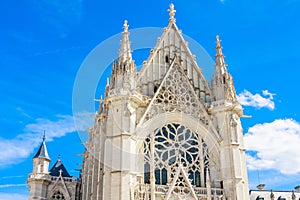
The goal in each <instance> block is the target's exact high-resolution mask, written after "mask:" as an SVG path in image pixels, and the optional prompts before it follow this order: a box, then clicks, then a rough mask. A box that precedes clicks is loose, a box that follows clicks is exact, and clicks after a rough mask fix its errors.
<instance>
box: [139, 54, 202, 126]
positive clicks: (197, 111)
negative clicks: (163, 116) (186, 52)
mask: <svg viewBox="0 0 300 200" xmlns="http://www.w3.org/2000/svg"><path fill="white" fill-rule="evenodd" d="M166 112H182V113H185V114H187V115H190V116H193V117H194V118H195V119H200V120H201V121H202V122H203V124H207V123H208V116H207V113H206V110H205V108H204V106H203V105H202V103H201V102H200V101H199V100H198V97H197V95H196V93H195V91H194V90H193V87H192V85H191V84H190V81H189V79H188V77H187V75H186V74H185V73H184V69H183V68H182V67H181V65H180V60H179V59H178V58H175V59H174V60H173V61H172V64H171V66H170V69H169V70H168V72H167V73H166V74H165V77H164V79H163V80H162V82H161V84H160V86H159V87H158V89H157V91H156V93H155V95H154V97H153V98H152V100H151V102H150V104H149V106H148V108H147V110H146V112H145V113H144V116H143V117H142V119H141V121H140V123H142V122H143V120H144V119H145V118H146V117H152V116H155V115H158V114H160V113H166Z"/></svg>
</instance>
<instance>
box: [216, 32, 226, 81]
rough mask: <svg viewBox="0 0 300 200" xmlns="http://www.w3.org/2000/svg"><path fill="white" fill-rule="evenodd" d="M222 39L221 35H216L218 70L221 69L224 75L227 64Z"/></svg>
mask: <svg viewBox="0 0 300 200" xmlns="http://www.w3.org/2000/svg"><path fill="white" fill-rule="evenodd" d="M221 42H222V40H220V36H218V35H217V36H216V56H215V59H216V65H215V68H216V71H219V72H220V73H221V74H222V75H224V74H225V73H226V72H227V69H226V66H227V64H226V63H225V60H224V58H225V56H224V54H223V52H222V48H223V47H222V46H221Z"/></svg>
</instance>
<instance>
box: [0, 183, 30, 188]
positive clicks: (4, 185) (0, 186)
mask: <svg viewBox="0 0 300 200" xmlns="http://www.w3.org/2000/svg"><path fill="white" fill-rule="evenodd" d="M23 186H26V184H24V183H23V184H3V185H0V188H9V187H23Z"/></svg>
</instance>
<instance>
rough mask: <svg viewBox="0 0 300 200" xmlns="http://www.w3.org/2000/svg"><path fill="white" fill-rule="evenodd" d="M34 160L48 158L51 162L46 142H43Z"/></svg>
mask: <svg viewBox="0 0 300 200" xmlns="http://www.w3.org/2000/svg"><path fill="white" fill-rule="evenodd" d="M33 158H46V159H49V160H50V158H49V155H48V151H47V146H46V143H45V140H43V142H42V144H41V146H40V148H39V150H38V151H37V153H36V154H35V156H34V157H33Z"/></svg>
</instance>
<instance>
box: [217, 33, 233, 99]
mask: <svg viewBox="0 0 300 200" xmlns="http://www.w3.org/2000/svg"><path fill="white" fill-rule="evenodd" d="M222 48H223V47H222V46H221V40H220V37H219V36H218V35H217V36H216V56H215V59H216V64H215V73H214V76H213V82H212V83H213V90H214V96H215V99H216V100H221V99H225V100H229V101H233V102H234V101H236V100H237V98H236V92H235V89H234V85H233V80H232V77H231V75H230V74H229V72H228V71H227V64H226V62H225V60H224V58H225V56H224V54H223V52H222Z"/></svg>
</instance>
